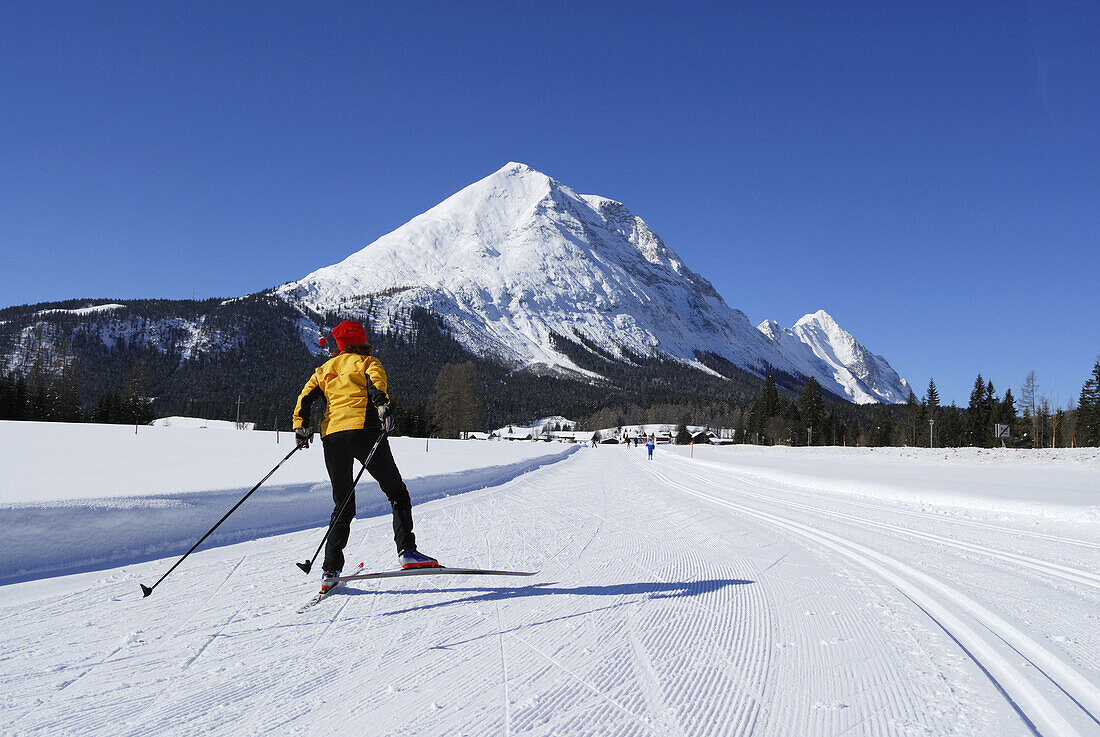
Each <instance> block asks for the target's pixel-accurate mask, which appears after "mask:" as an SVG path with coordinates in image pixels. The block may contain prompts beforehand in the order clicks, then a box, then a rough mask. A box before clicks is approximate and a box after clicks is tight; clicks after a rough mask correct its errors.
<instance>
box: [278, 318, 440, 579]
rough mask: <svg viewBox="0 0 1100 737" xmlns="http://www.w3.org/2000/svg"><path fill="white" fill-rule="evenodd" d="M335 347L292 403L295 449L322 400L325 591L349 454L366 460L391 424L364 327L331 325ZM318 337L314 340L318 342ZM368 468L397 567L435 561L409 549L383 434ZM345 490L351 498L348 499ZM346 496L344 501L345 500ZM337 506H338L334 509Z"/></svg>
mask: <svg viewBox="0 0 1100 737" xmlns="http://www.w3.org/2000/svg"><path fill="white" fill-rule="evenodd" d="M332 337H333V338H335V339H336V347H337V349H338V351H339V352H338V353H337V354H336V355H335V356H333V357H332V358H330V359H329V360H328V361H326V362H325V363H324V364H322V365H321V366H320V367H318V368H317V370H316V371H314V372H313V375H312V376H310V377H309V381H307V382H306V385H305V387H304V388H303V389H302V393H301V394H300V395H299V396H298V403H297V405H296V406H295V408H294V434H295V437H296V438H297V442H298V444H299V445H300V446H301V447H304V448H308V447H309V443H310V441H311V440H312V439H313V429H312V428H311V427H310V426H309V415H310V410H311V408H312V406H313V402H314V401H316V400H317V399H320V398H322V397H323V398H324V400H325V404H326V407H325V418H324V420H323V421H322V423H321V442H322V443H323V444H324V448H325V466H326V467H327V468H328V475H329V480H330V481H331V482H332V501H333V502H334V505H335V506H334V507H333V511H332V517H331V523H332V531H331V532H330V533H329V537H328V541H327V543H326V546H325V561H324V565H323V573H322V576H321V591H322V592H324V591H328V590H329V589H331V588H332V587H333V586H334V585H335V582H333V581H332V579H333V578H335V577H336V576H339V575H340V572H341V571H342V570H343V568H344V546H345V545H347V543H348V535H349V534H350V532H351V520H352V518H353V517H355V490H354V489H353V488H352V482H353V475H352V471H353V466H354V462H355V460H356V459H358V460H359V462H363V461H365V460H366V458H367V455H368V454H369V453H370V451H371V448H373V447H374V443H375V442H376V441H377V440H378V436H379V435H380V434H381V433H382V432H383V431H385V432H387V433H388V432H389V431H390V430H392V429H393V416H392V414H391V410H390V404H389V401H390V400H389V396H388V395H387V394H386V371H385V369H384V368H382V362H381V361H379V360H378V359H377V358H376V357H374V356H372V355H371V347H370V346H369V345H367V333H366V331H365V330H363V326H362V325H360V324H359V323H357V322H355V321H354V320H346V321H344V322H342V323H340V324H339V325H337V326H336V327H335V328H334V329H333V331H332ZM324 343H325V340H324V338H322V339H321V345H324ZM367 471H368V472H369V473H370V475H371V476H373V477H374V479H375V481H377V482H378V485H379V486H380V487H381V488H382V491H383V493H385V495H386V497H387V498H388V499H389V500H390V506H391V507H392V508H393V537H394V542H396V543H397V550H398V553H397V556H398V562H399V563H400V565H401V567H402V568H429V567H435V566H438V565H439V563H438V562H437V561H436V560H435V558H429V557H428V556H426V555H422V554H421V553H419V552H417V550H416V536H415V535H413V520H412V502H411V501H410V499H409V490H408V489H407V488H406V486H405V482H404V481H402V479H401V472H400V471H398V470H397V464H396V463H394V460H393V454H392V453H391V452H390V446H389V440H388V439H385V438H383V439H382V442H381V444H380V445H379V446H378V450H376V451H375V453H374V457H373V458H371V461H370V465H368V466H367ZM349 494H350V495H351V496H350V499H349V498H348V496H349ZM345 501H346V502H347V506H344V503H345ZM341 508H343V512H342V513H341V512H340V510H341Z"/></svg>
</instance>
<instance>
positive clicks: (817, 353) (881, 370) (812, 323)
mask: <svg viewBox="0 0 1100 737" xmlns="http://www.w3.org/2000/svg"><path fill="white" fill-rule="evenodd" d="M757 329H758V330H759V331H760V332H761V333H763V334H764V335H765V336H767V337H768V338H769V339H770V340H772V341H774V342H775V344H776V345H777V346H779V349H780V350H781V351H782V352H783V354H784V355H785V356H787V357H788V358H789V359H790V360H791V362H792V363H794V364H795V366H797V367H798V370H799V372H800V373H801V374H803V375H804V376H813V377H814V378H816V379H817V381H818V383H819V384H821V386H823V387H825V388H827V389H829V390H830V391H832V392H834V393H839V394H840V395H841V396H845V397H847V398H848V399H849V400H850V401H852V402H855V403H856V404H870V403H873V402H885V403H887V404H897V403H901V402H905V401H906V400H908V399H909V392H910V387H909V383H908V382H907V381H905V379H903V378H901V377H900V376H898V374H897V372H896V371H894V369H893V368H892V367H891V366H890V364H889V363H888V362H887V361H886V359H885V358H883V357H882V356H876V355H875V354H873V353H871V352H870V351H869V350H867V349H866V348H865V347H863V345H861V344H860V343H859V342H858V341H857V340H856V339H855V338H854V337H852V334H851V333H849V332H847V331H845V330H844V329H842V328H841V327H840V325H838V324H837V322H836V320H834V319H833V316H832V315H830V314H829V313H828V312H826V311H825V310H818V311H817V312H815V313H813V314H810V315H806V316H805V317H803V318H802V319H801V320H799V321H798V322H796V323H795V324H794V327H790V328H787V329H783V328H781V327H780V326H779V323H777V322H775V321H774V320H765V321H764V322H762V323H760V325H758V326H757ZM838 386H839V387H840V388H841V391H840V392H837V391H836V387H838Z"/></svg>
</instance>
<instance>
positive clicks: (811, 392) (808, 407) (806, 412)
mask: <svg viewBox="0 0 1100 737" xmlns="http://www.w3.org/2000/svg"><path fill="white" fill-rule="evenodd" d="M798 414H799V417H800V420H801V423H800V426H801V428H802V429H803V431H804V432H805V433H806V435H805V439H806V441H807V443H809V444H812V445H821V444H822V441H823V440H824V439H825V432H824V431H825V427H824V426H823V418H824V416H825V400H824V399H823V398H822V395H821V386H820V385H818V383H817V379H815V378H814V377H812V376H811V377H810V378H809V380H808V381H806V386H804V387H803V388H802V394H801V395H800V396H799V398H798ZM811 430H812V432H813V435H811V434H810V432H811ZM815 435H816V437H814V436H815Z"/></svg>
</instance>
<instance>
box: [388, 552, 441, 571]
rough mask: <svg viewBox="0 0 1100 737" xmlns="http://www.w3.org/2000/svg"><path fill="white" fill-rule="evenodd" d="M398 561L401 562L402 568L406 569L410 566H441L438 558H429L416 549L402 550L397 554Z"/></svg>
mask: <svg viewBox="0 0 1100 737" xmlns="http://www.w3.org/2000/svg"><path fill="white" fill-rule="evenodd" d="M397 561H398V562H399V563H400V564H401V569H402V570H406V571H407V570H409V569H410V568H439V561H438V560H436V559H435V558H429V557H428V556H426V555H424V554H422V553H419V552H417V551H416V550H415V549H412V550H402V551H401V552H400V553H398V554H397Z"/></svg>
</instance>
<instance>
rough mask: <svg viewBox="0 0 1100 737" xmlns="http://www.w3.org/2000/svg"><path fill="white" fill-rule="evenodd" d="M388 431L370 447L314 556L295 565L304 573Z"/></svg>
mask: <svg viewBox="0 0 1100 737" xmlns="http://www.w3.org/2000/svg"><path fill="white" fill-rule="evenodd" d="M386 435H387V433H386V431H385V430H383V431H382V433H381V434H380V435H379V436H378V440H375V441H374V447H373V448H371V449H370V453H369V454H368V455H367V460H365V461H363V467H362V468H360V469H359V473H358V474H356V476H355V480H354V481H352V482H351V488H350V489H349V490H348V494H347V496H346V497H344V503H343V504H341V505H340V509H339V510H337V512H336V514H334V515H332V519H330V520H329V523H328V529H327V530H325V536H324V537H322V538H321V544H320V545H318V546H317V551H316V552H315V553H314V554H313V557H312V558H310V559H309V560H307V561H304V562H302V563H295V564H294V565H296V566H298V567H299V568H301V569H302V572H303V573H309V572H310V570H312V568H313V564H314V563H315V562H316V561H317V556H318V555H320V554H321V548H323V547H324V546H325V541H326V540H328V536H329V534H330V533H331V532H332V526H333V525H334V524H336V520H337V519H339V517H340V515H341V514H342V513H343V511H344V507H346V506H348V502H349V501H351V497H352V494H354V493H355V486H356V485H357V484H358V483H359V479H361V478H362V477H363V471H366V470H367V465H368V464H370V461H371V459H372V458H374V451H376V450H378V446H379V445H381V444H382V441H383V440H385V438H386Z"/></svg>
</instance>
